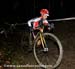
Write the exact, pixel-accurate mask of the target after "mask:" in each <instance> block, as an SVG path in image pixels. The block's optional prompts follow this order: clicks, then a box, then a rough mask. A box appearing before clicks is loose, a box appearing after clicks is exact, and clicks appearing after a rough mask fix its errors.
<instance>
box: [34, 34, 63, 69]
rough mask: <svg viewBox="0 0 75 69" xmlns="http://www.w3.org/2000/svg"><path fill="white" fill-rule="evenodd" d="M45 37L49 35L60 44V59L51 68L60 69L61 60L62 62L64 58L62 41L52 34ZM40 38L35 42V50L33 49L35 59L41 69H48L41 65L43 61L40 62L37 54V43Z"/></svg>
mask: <svg viewBox="0 0 75 69" xmlns="http://www.w3.org/2000/svg"><path fill="white" fill-rule="evenodd" d="M43 35H49V36H50V37H52V38H54V39H55V41H56V42H57V44H58V48H59V56H58V59H57V61H56V63H55V64H54V65H52V66H51V68H52V69H55V68H56V67H58V66H59V65H60V63H61V60H62V57H63V48H62V44H61V42H60V40H59V39H58V38H57V36H55V35H54V34H52V33H44V34H43ZM37 37H38V35H37ZM38 38H39V37H38ZM38 38H37V39H36V40H35V42H34V49H33V52H34V57H35V60H36V61H37V63H38V64H39V65H40V67H43V68H45V69H47V67H46V65H44V64H43V63H41V61H40V60H39V58H38V57H37V54H36V42H37V40H38Z"/></svg>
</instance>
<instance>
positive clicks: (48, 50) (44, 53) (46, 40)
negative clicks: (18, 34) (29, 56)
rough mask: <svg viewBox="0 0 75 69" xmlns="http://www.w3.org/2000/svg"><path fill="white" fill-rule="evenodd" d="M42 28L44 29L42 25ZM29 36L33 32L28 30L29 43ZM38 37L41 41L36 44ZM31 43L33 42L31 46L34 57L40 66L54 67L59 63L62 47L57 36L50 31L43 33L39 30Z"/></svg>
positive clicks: (52, 68) (32, 34) (46, 68)
mask: <svg viewBox="0 0 75 69" xmlns="http://www.w3.org/2000/svg"><path fill="white" fill-rule="evenodd" d="M43 30H44V27H43ZM31 36H34V33H33V32H30V37H29V39H30V42H29V43H30V45H31V43H32V41H31V40H32V39H31V38H32V37H31ZM39 39H40V42H41V44H40V46H38V45H37V42H38V40H39ZM33 44H34V47H33V52H34V57H35V60H36V61H37V63H38V64H39V65H40V67H42V68H45V69H48V68H49V69H50V68H51V69H54V68H57V67H58V66H59V65H60V63H61V60H62V57H63V48H62V44H61V42H60V40H59V39H58V38H57V36H55V35H54V34H52V33H44V32H41V31H39V32H38V33H37V35H36V38H35V39H34V40H33ZM49 45H51V46H49ZM53 47H54V48H53ZM55 48H56V49H55ZM52 52H53V53H52ZM54 53H55V54H54ZM50 54H51V55H50ZM46 59H47V60H46ZM50 59H51V60H50ZM45 60H46V61H47V62H46V61H45ZM45 62H46V63H45Z"/></svg>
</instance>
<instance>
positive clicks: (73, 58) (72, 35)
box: [0, 21, 75, 69]
mask: <svg viewBox="0 0 75 69" xmlns="http://www.w3.org/2000/svg"><path fill="white" fill-rule="evenodd" d="M23 34H25V37H26V38H25V40H26V43H25V46H23V45H21V37H22V35H23ZM54 34H55V35H56V36H57V37H58V38H59V39H60V41H61V43H62V45H63V50H64V55H63V59H62V62H61V64H60V66H59V67H58V68H57V69H74V68H75V21H63V22H55V30H54ZM27 36H28V34H26V33H23V32H16V33H15V34H13V35H9V36H8V38H5V37H4V35H0V64H1V65H3V64H18V65H25V64H35V65H36V64H37V63H36V61H35V59H34V56H33V52H31V53H28V52H27V49H28V38H27ZM7 61H8V62H7ZM8 69H9V68H8ZM11 69H12V68H11ZM15 69H40V68H15Z"/></svg>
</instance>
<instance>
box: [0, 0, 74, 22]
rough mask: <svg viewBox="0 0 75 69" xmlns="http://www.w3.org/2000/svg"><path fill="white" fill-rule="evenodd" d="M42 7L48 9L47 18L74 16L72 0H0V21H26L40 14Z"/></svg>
mask: <svg viewBox="0 0 75 69" xmlns="http://www.w3.org/2000/svg"><path fill="white" fill-rule="evenodd" d="M42 8H47V9H48V10H49V11H50V17H49V19H56V18H64V17H72V16H75V10H74V9H75V4H74V0H1V1H0V17H1V18H0V19H1V20H0V21H1V22H5V21H8V22H10V23H11V22H14V21H15V22H16V21H17V22H27V21H28V20H29V19H31V18H34V17H37V16H40V14H39V11H40V9H42Z"/></svg>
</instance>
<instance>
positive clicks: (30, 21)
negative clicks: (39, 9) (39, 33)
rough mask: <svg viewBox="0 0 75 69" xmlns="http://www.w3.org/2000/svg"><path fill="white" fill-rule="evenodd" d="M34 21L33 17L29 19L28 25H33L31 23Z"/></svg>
mask: <svg viewBox="0 0 75 69" xmlns="http://www.w3.org/2000/svg"><path fill="white" fill-rule="evenodd" d="M32 22H34V20H33V19H31V20H29V21H28V26H29V27H32V24H31V23H32Z"/></svg>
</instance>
